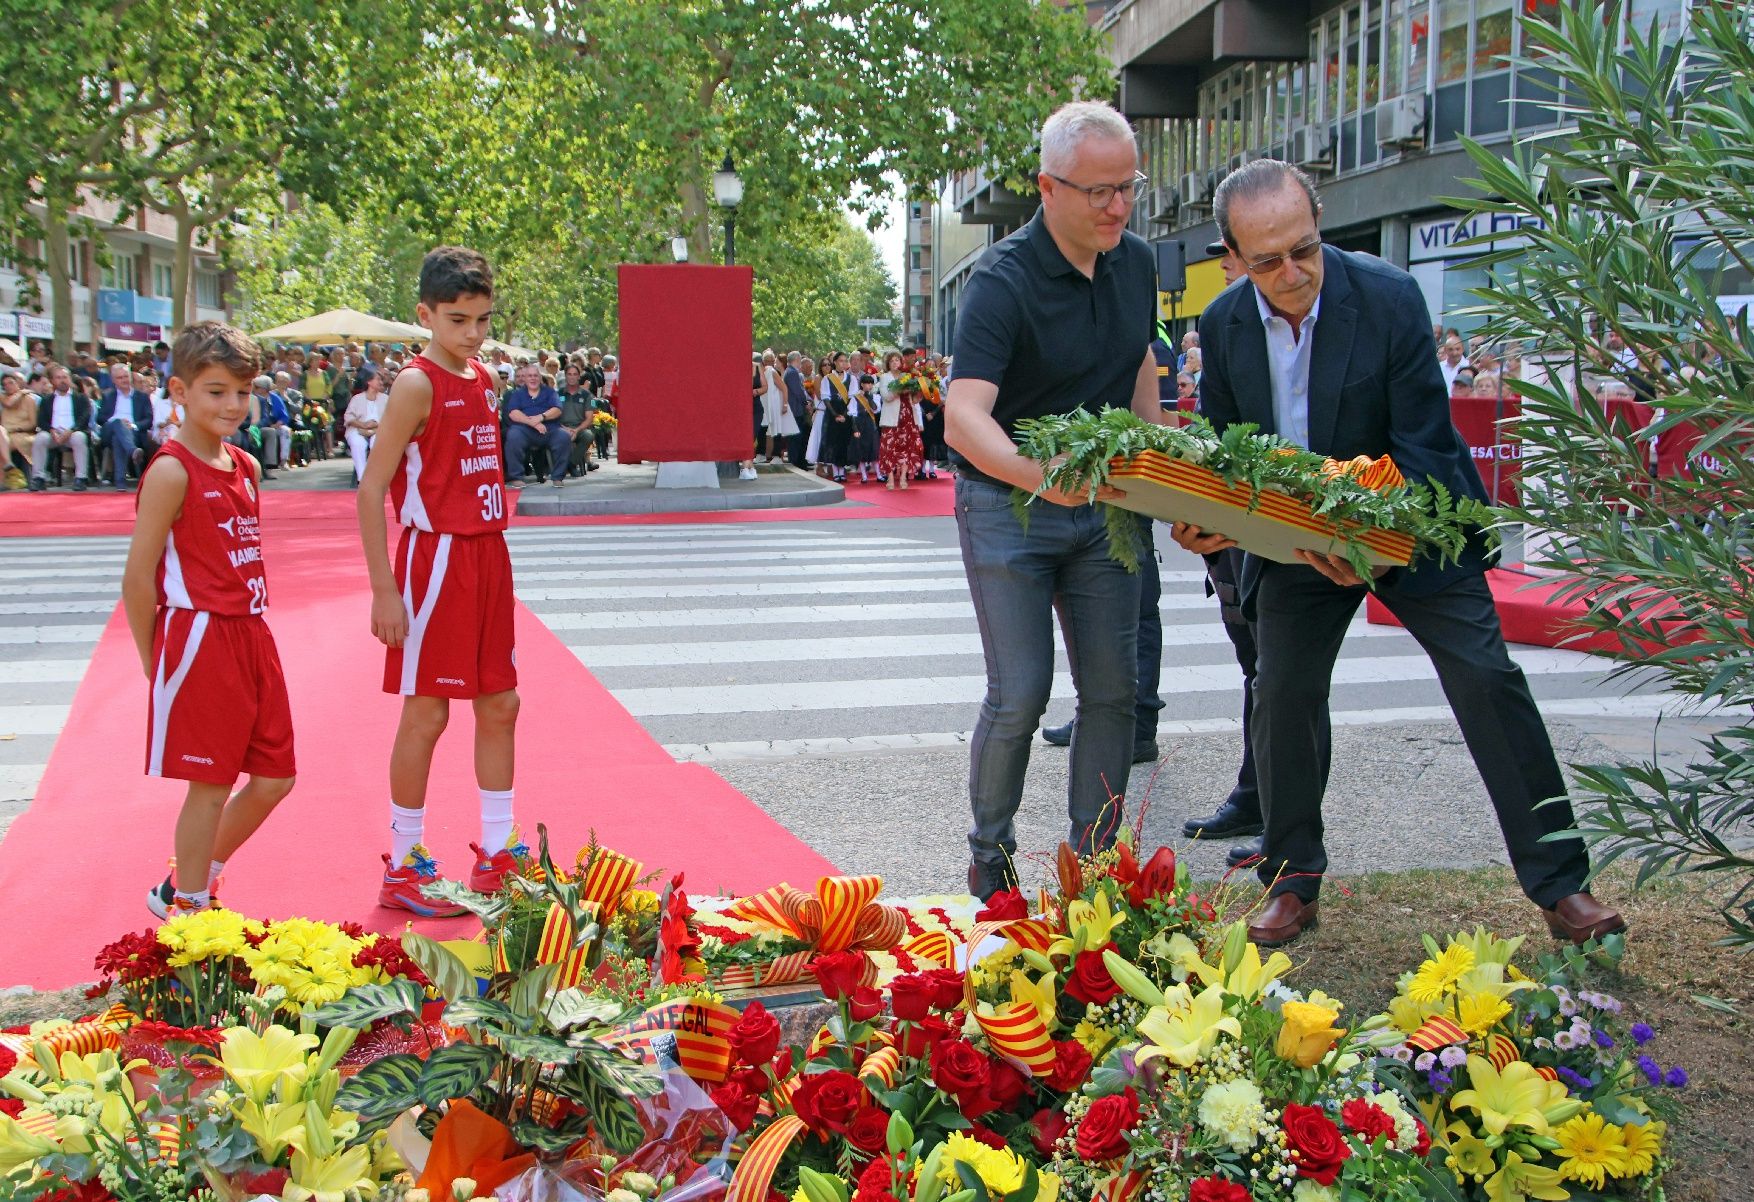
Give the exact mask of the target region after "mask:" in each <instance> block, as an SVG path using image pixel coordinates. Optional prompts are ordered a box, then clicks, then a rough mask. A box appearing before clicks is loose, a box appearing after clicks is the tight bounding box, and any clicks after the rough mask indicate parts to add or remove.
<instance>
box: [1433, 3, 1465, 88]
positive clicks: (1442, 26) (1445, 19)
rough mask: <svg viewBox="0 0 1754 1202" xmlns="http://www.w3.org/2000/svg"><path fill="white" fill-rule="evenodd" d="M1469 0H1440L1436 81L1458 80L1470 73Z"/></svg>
mask: <svg viewBox="0 0 1754 1202" xmlns="http://www.w3.org/2000/svg"><path fill="white" fill-rule="evenodd" d="M1468 3H1469V0H1437V26H1438V34H1437V38H1438V42H1437V82H1438V86H1440V87H1441V86H1442V85H1444V84H1446V83H1456V82H1458V81H1460V80H1462V79H1464V78H1466V76H1467V74H1468V57H1469V48H1468Z"/></svg>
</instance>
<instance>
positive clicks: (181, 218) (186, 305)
mask: <svg viewBox="0 0 1754 1202" xmlns="http://www.w3.org/2000/svg"><path fill="white" fill-rule="evenodd" d="M167 211H168V212H169V213H170V215H171V216H172V217H173V218H175V219H176V223H177V249H176V255H175V257H174V258H173V259H172V261H171V328H172V329H177V330H180V329H182V328H183V327H184V326H186V325H188V324H189V323H190V322H191V321H193V320H195V229H196V226H195V219H194V217H193V216H191V215H190V213H189V206H188V205H178V206H176V207H175V208H172V209H169V210H167Z"/></svg>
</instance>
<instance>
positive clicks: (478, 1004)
mask: <svg viewBox="0 0 1754 1202" xmlns="http://www.w3.org/2000/svg"><path fill="white" fill-rule="evenodd" d="M444 1020H445V1022H447V1023H449V1024H450V1025H451V1026H453V1027H466V1028H469V1029H471V1030H475V1029H484V1030H487V1031H491V1032H492V1033H493V1034H495V1035H499V1034H501V1033H504V1034H513V1033H516V1032H518V1031H522V1030H528V1029H529V1028H530V1027H531V1025H532V1024H531V1023H530V1020H528V1019H526V1018H523V1017H521V1016H519V1014H518V1013H517V1011H515V1010H513V1009H512V1008H511V1007H510V1006H508V1005H506V1004H505V1003H504V1002H496V1001H494V1000H493V999H492V998H486V997H463V998H458V999H457V1000H456V1001H454V1002H452V1003H451V1004H450V1005H448V1006H446V1007H445V1013H444Z"/></svg>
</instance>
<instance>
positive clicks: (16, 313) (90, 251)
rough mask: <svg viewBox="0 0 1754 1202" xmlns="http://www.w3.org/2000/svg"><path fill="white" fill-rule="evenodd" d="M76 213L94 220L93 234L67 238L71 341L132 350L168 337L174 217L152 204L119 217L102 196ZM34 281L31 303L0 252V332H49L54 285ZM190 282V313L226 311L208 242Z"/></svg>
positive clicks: (25, 338) (220, 314)
mask: <svg viewBox="0 0 1754 1202" xmlns="http://www.w3.org/2000/svg"><path fill="white" fill-rule="evenodd" d="M77 216H80V217H85V218H89V219H90V220H91V221H92V223H93V224H94V226H95V227H96V230H97V239H96V240H94V239H92V238H75V239H73V240H72V241H71V243H70V244H69V246H68V263H67V271H68V275H69V277H70V278H71V280H72V289H73V343H74V345H75V346H76V347H78V348H81V349H88V350H91V351H94V352H95V351H97V350H98V349H100V348H102V347H108V348H110V349H111V350H122V351H131V350H136V349H141V348H142V347H144V346H150V345H151V344H152V343H154V342H156V341H158V340H159V339H161V338H162V339H164V340H165V341H167V342H168V341H170V338H171V335H172V334H173V333H174V331H173V330H172V328H171V308H172V304H171V296H172V294H173V292H174V289H173V287H172V279H173V270H172V268H173V264H174V263H175V260H176V245H177V243H176V234H177V230H176V223H175V221H173V220H172V219H171V218H170V217H167V216H166V215H164V214H163V213H158V212H154V211H152V210H149V209H142V210H140V211H139V212H137V213H135V214H134V215H133V216H131V217H128V218H127V219H125V220H124V219H122V218H121V217H120V215H119V214H118V212H117V209H116V207H115V205H114V204H113V203H110V202H107V201H103V200H101V199H91V200H87V201H86V203H85V204H84V205H82V206H81V207H80V210H79V212H78V214H77ZM99 241H101V244H102V249H103V252H104V253H103V254H101V255H100V253H99ZM106 258H107V259H108V263H107V264H106V263H104V262H103V261H102V260H103V259H106ZM36 282H37V286H38V291H39V293H40V295H39V296H38V298H37V299H36V300H35V302H34V303H32V302H30V301H29V300H28V297H27V292H28V289H27V280H26V279H25V277H24V276H23V275H21V274H20V273H19V271H18V270H17V262H16V259H14V258H0V338H9V339H13V340H15V341H17V342H18V343H19V344H20V345H21V346H26V347H28V345H29V344H30V343H31V342H36V341H43V342H48V341H50V340H51V339H53V338H54V336H55V324H54V320H53V318H52V317H51V314H52V313H53V311H54V285H53V284H51V283H50V282H49V278H48V275H47V273H46V272H38V273H37V280H36ZM194 290H195V305H194V310H193V314H192V316H191V320H196V321H198V320H203V319H213V320H224V319H226V318H228V317H229V315H230V311H231V307H230V304H229V301H228V298H227V295H226V292H227V289H226V278H225V274H224V272H223V271H222V269H221V267H220V263H219V256H218V255H217V253H216V252H214V251H213V250H212V249H211V248H205V249H204V248H201V247H197V248H196V251H195V279H194Z"/></svg>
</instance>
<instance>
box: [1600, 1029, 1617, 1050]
mask: <svg viewBox="0 0 1754 1202" xmlns="http://www.w3.org/2000/svg"><path fill="white" fill-rule="evenodd" d="M1595 1038H1596V1046H1597V1047H1598V1048H1602V1049H1604V1050H1606V1049H1608V1048H1611V1047H1613V1046H1614V1037H1613V1036H1612V1035H1610V1034H1608V1033H1607V1032H1606V1031H1604V1030H1602V1029H1601V1028H1600V1027H1598V1028H1596V1035H1595Z"/></svg>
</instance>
